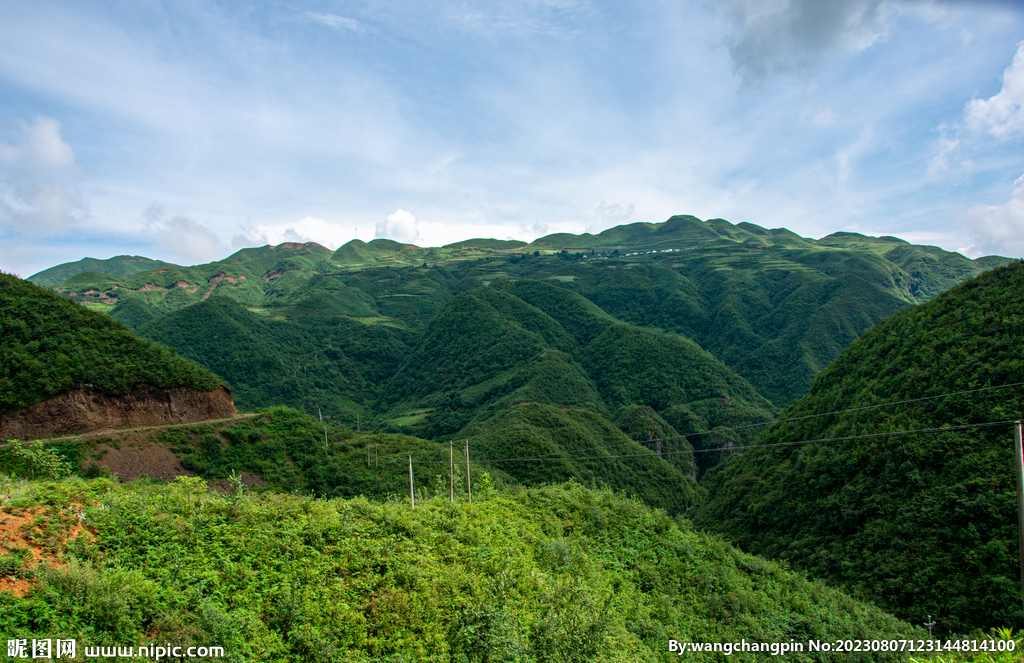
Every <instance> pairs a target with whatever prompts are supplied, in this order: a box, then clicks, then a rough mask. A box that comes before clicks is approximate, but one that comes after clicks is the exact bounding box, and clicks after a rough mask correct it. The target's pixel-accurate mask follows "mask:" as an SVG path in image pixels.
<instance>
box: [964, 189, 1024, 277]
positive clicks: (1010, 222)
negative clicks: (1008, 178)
mask: <svg viewBox="0 0 1024 663" xmlns="http://www.w3.org/2000/svg"><path fill="white" fill-rule="evenodd" d="M957 222H958V223H959V224H960V226H961V227H962V228H963V231H964V234H965V235H967V236H968V237H969V238H970V240H969V241H971V242H973V243H972V244H971V245H970V246H968V247H965V248H963V249H960V252H961V253H964V254H965V255H967V256H969V257H972V258H977V257H978V256H986V255H1002V256H1007V257H1011V258H1022V257H1024V176H1021V177H1020V178H1018V179H1017V181H1016V182H1014V183H1013V192H1012V193H1011V195H1010V200H1008V201H1006V202H1005V203H1003V204H1001V205H978V206H976V207H972V208H970V209H969V210H967V212H966V213H964V214H962V215H961V216H960V217H959V218H958V219H957Z"/></svg>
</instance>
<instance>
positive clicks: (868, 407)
mask: <svg viewBox="0 0 1024 663" xmlns="http://www.w3.org/2000/svg"><path fill="white" fill-rule="evenodd" d="M1019 386H1024V382H1013V383H1010V384H1003V385H996V386H994V387H979V388H977V389H965V390H963V391H953V392H948V393H945V394H936V395H934V396H922V397H921V398H908V399H905V400H901V401H890V402H888V403H878V404H875V405H865V406H862V407H854V408H847V409H845V410H834V411H832V412H821V413H818V414H809V415H805V416H802V417H790V418H787V419H776V420H775V421H771V422H765V423H760V424H745V425H743V426H733V427H725V426H722V427H718V428H716V429H714V430H709V431H698V432H695V433H686V434H681V435H670V436H668V437H663V438H661V439H662V440H663V441H664V440H675V439H679V438H690V437H692V436H695V435H707V434H709V433H716V432H721V431H735V430H742V429H744V428H753V427H756V426H771V425H774V424H780V423H787V422H790V421H802V420H805V419H815V418H818V417H827V416H831V415H834V414H847V413H850V412H860V411H864V410H873V409H878V408H882V407H888V406H891V405H905V404H907V403H918V402H922V401H929V400H935V399H937V398H945V397H947V396H961V395H964V394H974V393H979V392H982V391H993V390H996V389H1007V388H1009V387H1019ZM1002 423H1003V422H995V423H992V424H969V425H967V426H966V427H968V428H972V427H981V426H987V425H1001V424H1002ZM1011 423H1012V422H1011ZM962 428H963V426H960V427H946V428H937V429H920V430H919V431H909V432H906V433H897V434H899V435H906V434H910V433H913V432H929V431H949V430H960V429H962ZM886 435H888V434H886ZM868 437H878V435H869V436H868ZM847 439H860V438H859V437H858V436H852V437H839V438H822V439H821V440H810V441H801V442H782V443H778V444H772V445H766V444H759V445H747V446H744V447H730V450H742V449H750V448H754V447H769V446H787V445H792V444H810V443H812V442H818V441H839V440H847ZM630 444H640V442H639V441H635V440H634V441H633V442H626V443H623V444H612V445H607V446H595V447H591V448H592V449H615V448H618V447H624V446H629V445H630ZM576 451H583V449H573V450H570V451H560V452H552V453H550V454H543V456H548V457H549V458H543V457H532V458H528V459H527V458H523V459H498V460H493V461H484V460H481V461H478V462H481V463H482V462H510V461H516V460H574V458H572V457H566V456H555V454H559V453H560V454H567V453H570V454H571V453H575V452H576ZM721 451H723V449H721V448H719V449H697V450H693V451H687V450H681V451H663V452H662V453H661V455H662V456H671V455H678V454H685V453H712V452H721ZM646 455H649V454H627V455H623V456H583V457H580V458H583V459H591V458H634V457H639V456H646ZM650 455H653V454H650ZM552 456H554V457H552ZM395 457H396V458H397V457H398V456H395ZM402 457H403V458H404V456H402ZM418 462H419V463H420V464H440V463H442V462H444V461H418Z"/></svg>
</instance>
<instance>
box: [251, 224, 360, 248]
mask: <svg viewBox="0 0 1024 663" xmlns="http://www.w3.org/2000/svg"><path fill="white" fill-rule="evenodd" d="M354 234H355V228H354V226H348V225H346V226H342V225H340V224H338V223H331V222H330V221H327V220H325V219H318V218H316V217H312V216H307V217H305V218H303V219H302V220H300V221H296V222H289V223H283V224H276V225H270V224H260V225H257V226H256V227H254V228H253V227H248V228H243V230H242V232H241V233H239V234H237V235H235V236H234V237H232V238H231V246H232V247H233V248H235V249H241V248H245V247H248V246H264V245H267V244H274V245H277V244H281V243H282V242H299V243H303V242H316V243H317V244H320V245H321V246H324V247H326V248H328V249H331V250H334V249H336V248H338V247H339V246H341V245H342V244H344V243H345V242H348V241H349V240H351V239H352V238H353V237H354Z"/></svg>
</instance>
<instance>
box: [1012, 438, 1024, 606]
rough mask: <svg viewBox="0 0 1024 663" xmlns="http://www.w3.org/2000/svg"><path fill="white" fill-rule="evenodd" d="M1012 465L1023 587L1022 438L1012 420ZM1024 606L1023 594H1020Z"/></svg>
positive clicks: (1023, 477) (1023, 494) (1023, 462)
mask: <svg viewBox="0 0 1024 663" xmlns="http://www.w3.org/2000/svg"><path fill="white" fill-rule="evenodd" d="M1013 451H1014V459H1015V462H1014V465H1015V466H1016V468H1017V536H1018V537H1019V541H1020V580H1021V586H1022V588H1024V440H1022V433H1021V422H1020V421H1015V422H1013ZM1021 601H1022V603H1021V605H1022V606H1024V594H1022V595H1021Z"/></svg>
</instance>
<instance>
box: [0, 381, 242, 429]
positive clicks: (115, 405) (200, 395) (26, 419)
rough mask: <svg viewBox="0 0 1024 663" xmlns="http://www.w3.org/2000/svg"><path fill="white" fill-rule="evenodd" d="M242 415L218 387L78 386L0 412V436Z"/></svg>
mask: <svg viewBox="0 0 1024 663" xmlns="http://www.w3.org/2000/svg"><path fill="white" fill-rule="evenodd" d="M237 414H238V411H237V410H235V404H234V401H233V400H232V399H231V392H230V391H228V390H227V389H225V388H224V387H220V388H217V389H214V390H213V391H199V390H196V389H192V388H190V387H174V388H170V389H162V388H159V387H153V386H151V385H148V384H137V385H135V386H134V387H133V388H132V390H131V391H130V392H128V393H127V394H124V395H122V396H107V395H105V394H103V393H100V392H99V391H95V390H93V389H75V390H72V391H67V392H64V393H63V394H58V395H57V396H53V397H52V398H48V399H46V400H45V401H43V402H41V403H37V404H35V405H32V406H30V407H26V408H22V409H20V410H9V411H7V412H2V413H0V440H6V439H21V440H25V439H35V438H40V437H48V436H51V435H69V434H73V433H84V432H88V431H92V430H97V429H100V428H122V427H126V426H148V425H154V424H166V423H183V422H189V421H205V420H207V419H223V418H227V417H233V416H236V415H237Z"/></svg>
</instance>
